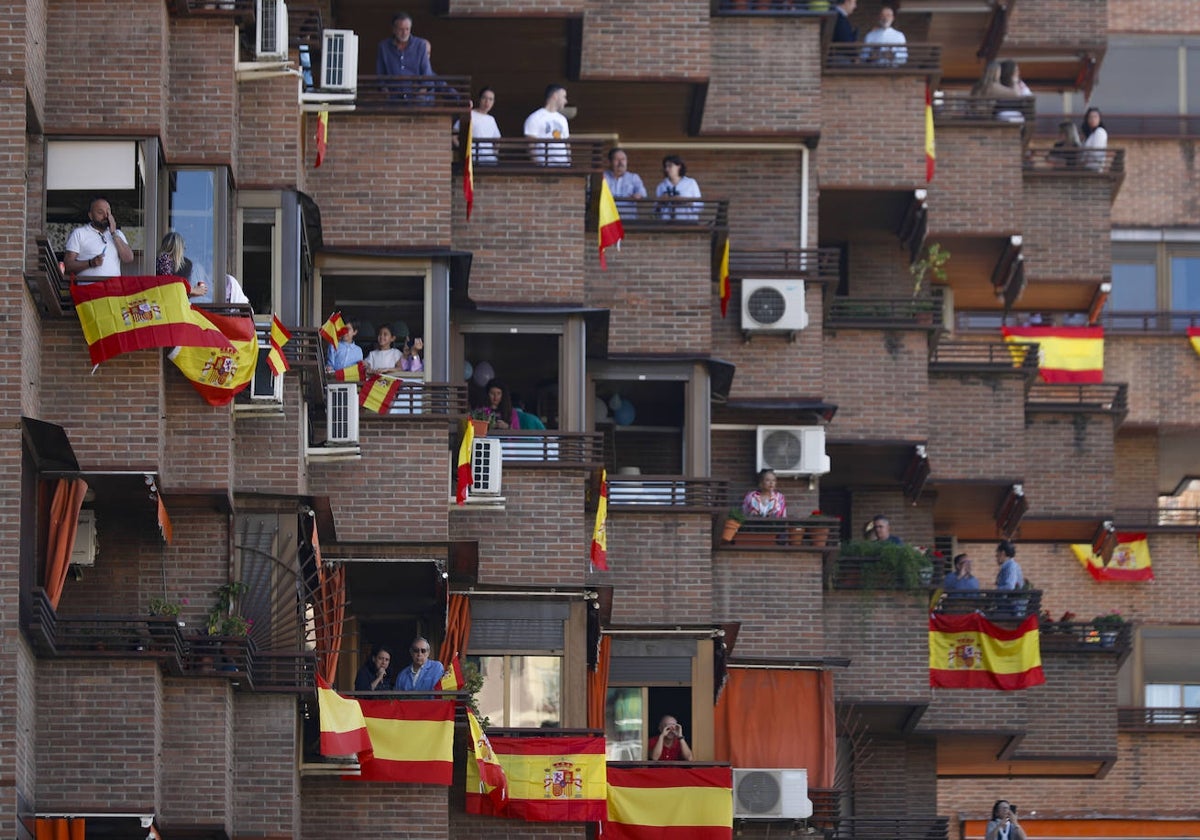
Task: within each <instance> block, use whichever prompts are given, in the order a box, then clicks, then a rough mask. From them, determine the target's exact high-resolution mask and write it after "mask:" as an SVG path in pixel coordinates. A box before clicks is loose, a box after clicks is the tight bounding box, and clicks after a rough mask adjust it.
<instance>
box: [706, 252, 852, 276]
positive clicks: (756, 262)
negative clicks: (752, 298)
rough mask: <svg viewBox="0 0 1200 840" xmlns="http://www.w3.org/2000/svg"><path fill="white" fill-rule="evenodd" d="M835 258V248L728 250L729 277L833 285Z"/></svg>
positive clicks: (836, 264)
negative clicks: (804, 281) (791, 280)
mask: <svg viewBox="0 0 1200 840" xmlns="http://www.w3.org/2000/svg"><path fill="white" fill-rule="evenodd" d="M839 258H840V257H839V252H838V249H837V248H794V249H786V250H785V249H780V250H774V251H767V250H764V251H753V250H744V249H740V248H739V249H730V251H729V275H730V276H731V277H735V278H738V279H744V278H746V277H754V278H759V277H763V278H774V277H779V278H786V279H792V278H794V279H797V280H807V281H808V282H810V283H836V282H837V279H838V271H839V267H838V261H839Z"/></svg>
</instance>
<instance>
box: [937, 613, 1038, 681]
mask: <svg viewBox="0 0 1200 840" xmlns="http://www.w3.org/2000/svg"><path fill="white" fill-rule="evenodd" d="M1045 682H1046V677H1045V675H1044V674H1043V673H1042V651H1041V645H1040V640H1039V636H1038V618H1037V616H1036V615H1031V616H1028V617H1027V618H1026V619H1025V620H1024V621H1022V622H1021V624H1020V626H1019V627H1017V629H1015V630H1008V629H1006V628H1004V627H1000V626H999V625H997V624H993V623H992V622H990V621H988V620H987V619H986V618H984V617H983V616H982V615H980V614H979V613H969V614H967V615H943V614H940V613H934V614H932V615H930V616H929V684H930V685H931V686H933V687H934V688H991V689H1000V690H1001V691H1015V690H1017V689H1022V688H1029V687H1030V686H1034V685H1042V684H1043V683H1045Z"/></svg>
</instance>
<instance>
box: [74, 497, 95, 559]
mask: <svg viewBox="0 0 1200 840" xmlns="http://www.w3.org/2000/svg"><path fill="white" fill-rule="evenodd" d="M71 564H72V565H74V566H95V565H96V511H94V510H81V511H79V530H78V531H76V532H75V547H74V548H72V549H71Z"/></svg>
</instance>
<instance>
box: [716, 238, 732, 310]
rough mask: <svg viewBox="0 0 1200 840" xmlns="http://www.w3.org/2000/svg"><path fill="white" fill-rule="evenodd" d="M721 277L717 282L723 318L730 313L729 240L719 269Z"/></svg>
mask: <svg viewBox="0 0 1200 840" xmlns="http://www.w3.org/2000/svg"><path fill="white" fill-rule="evenodd" d="M717 271H718V272H719V274H720V277H719V278H718V280H717V290H718V292H719V293H720V295H721V317H722V318H724V317H725V315H726V313H728V312H729V294H730V292H729V239H728V238H726V239H725V247H724V248H723V249H721V267H720V268H719V269H717Z"/></svg>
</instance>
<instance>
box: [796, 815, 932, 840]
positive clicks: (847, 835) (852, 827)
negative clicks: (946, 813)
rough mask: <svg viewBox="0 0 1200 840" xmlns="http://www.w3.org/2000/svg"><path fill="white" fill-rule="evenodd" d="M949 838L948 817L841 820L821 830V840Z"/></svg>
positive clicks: (847, 818)
mask: <svg viewBox="0 0 1200 840" xmlns="http://www.w3.org/2000/svg"><path fill="white" fill-rule="evenodd" d="M814 816H816V815H815V814H814ZM949 837H950V819H949V818H948V817H842V818H840V819H836V820H834V821H833V827H832V828H831V829H826V830H825V840H949Z"/></svg>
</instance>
